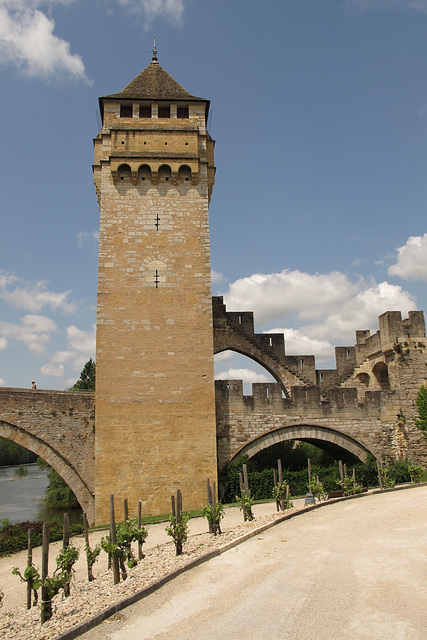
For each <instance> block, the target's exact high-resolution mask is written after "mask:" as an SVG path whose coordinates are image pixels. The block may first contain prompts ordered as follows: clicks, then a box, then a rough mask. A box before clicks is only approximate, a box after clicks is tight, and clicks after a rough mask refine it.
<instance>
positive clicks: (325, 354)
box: [264, 328, 334, 364]
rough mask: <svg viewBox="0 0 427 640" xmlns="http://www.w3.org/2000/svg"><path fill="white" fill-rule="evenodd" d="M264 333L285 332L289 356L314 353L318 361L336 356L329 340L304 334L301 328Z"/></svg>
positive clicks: (286, 350)
mask: <svg viewBox="0 0 427 640" xmlns="http://www.w3.org/2000/svg"><path fill="white" fill-rule="evenodd" d="M264 333H283V334H284V336H285V352H286V355H287V356H296V355H300V356H301V355H313V356H316V362H317V363H318V364H319V363H322V362H327V361H328V360H330V359H331V358H333V356H334V347H333V345H332V344H331V343H330V342H329V341H328V340H317V339H316V338H310V337H309V336H308V335H305V334H303V333H302V332H301V331H300V330H299V329H287V328H283V329H271V330H269V331H265V332H264Z"/></svg>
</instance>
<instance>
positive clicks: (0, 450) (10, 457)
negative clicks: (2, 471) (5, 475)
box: [0, 438, 37, 467]
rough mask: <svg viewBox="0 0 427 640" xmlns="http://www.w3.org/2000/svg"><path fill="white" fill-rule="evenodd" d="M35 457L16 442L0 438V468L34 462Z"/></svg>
mask: <svg viewBox="0 0 427 640" xmlns="http://www.w3.org/2000/svg"><path fill="white" fill-rule="evenodd" d="M36 460H37V455H36V454H35V453H32V451H28V449H24V447H21V446H20V445H19V444H16V442H12V441H11V440H6V438H0V467H3V466H6V465H17V464H28V463H31V462H35V461H36Z"/></svg>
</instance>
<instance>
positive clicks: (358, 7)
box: [345, 0, 427, 13]
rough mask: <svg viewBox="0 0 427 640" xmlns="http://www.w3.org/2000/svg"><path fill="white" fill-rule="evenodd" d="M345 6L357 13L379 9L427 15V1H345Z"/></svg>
mask: <svg viewBox="0 0 427 640" xmlns="http://www.w3.org/2000/svg"><path fill="white" fill-rule="evenodd" d="M345 6H346V7H347V8H348V9H349V10H350V11H355V12H357V13H364V12H365V11H374V10H377V9H379V10H383V11H393V10H402V9H405V10H410V11H415V13H427V0H345Z"/></svg>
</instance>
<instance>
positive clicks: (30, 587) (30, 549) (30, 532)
mask: <svg viewBox="0 0 427 640" xmlns="http://www.w3.org/2000/svg"><path fill="white" fill-rule="evenodd" d="M32 564H33V530H32V529H31V528H30V529H28V555H27V567H31V565H32ZM32 591H33V581H32V579H30V580H28V582H27V609H31V596H32Z"/></svg>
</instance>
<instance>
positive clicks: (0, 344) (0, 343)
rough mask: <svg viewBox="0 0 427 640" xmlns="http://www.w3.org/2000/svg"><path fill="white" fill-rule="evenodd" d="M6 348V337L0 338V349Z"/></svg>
mask: <svg viewBox="0 0 427 640" xmlns="http://www.w3.org/2000/svg"><path fill="white" fill-rule="evenodd" d="M6 348H7V339H6V338H0V351H3V349H6Z"/></svg>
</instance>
